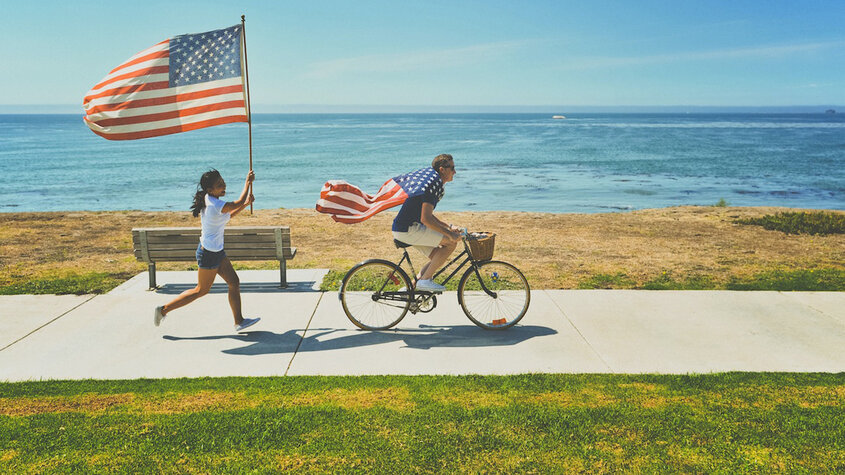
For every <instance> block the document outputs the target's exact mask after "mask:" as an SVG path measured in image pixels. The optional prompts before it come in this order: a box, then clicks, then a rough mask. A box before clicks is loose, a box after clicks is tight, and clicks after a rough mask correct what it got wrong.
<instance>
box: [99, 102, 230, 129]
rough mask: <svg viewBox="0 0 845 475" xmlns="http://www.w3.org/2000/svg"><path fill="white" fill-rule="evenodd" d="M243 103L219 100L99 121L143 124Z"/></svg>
mask: <svg viewBox="0 0 845 475" xmlns="http://www.w3.org/2000/svg"><path fill="white" fill-rule="evenodd" d="M242 104H243V101H237V100H236V101H226V102H218V103H216V104H206V105H203V106H197V107H181V108H174V110H171V111H167V112H159V113H156V114H145V115H136V116H129V117H116V118H114V119H103V120H100V121H98V123H99V124H100V126H102V127H109V126H114V125H130V124H141V123H144V122H156V121H159V120H166V119H173V118H176V117H187V116H189V115H194V114H202V113H204V112H211V111H216V110H222V109H232V108H235V107H240V106H241V105H242Z"/></svg>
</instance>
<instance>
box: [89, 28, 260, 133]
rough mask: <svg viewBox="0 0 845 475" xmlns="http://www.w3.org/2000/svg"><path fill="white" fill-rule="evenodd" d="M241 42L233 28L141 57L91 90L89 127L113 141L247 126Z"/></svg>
mask: <svg viewBox="0 0 845 475" xmlns="http://www.w3.org/2000/svg"><path fill="white" fill-rule="evenodd" d="M241 38H242V36H241V25H235V26H233V27H230V28H227V29H222V30H215V31H210V32H206V33H200V34H195V35H181V36H178V37H174V38H171V39H168V40H165V41H162V42H160V43H157V44H155V45H153V46H152V47H150V48H147V49H145V50H143V51H141V52H139V53H138V54H136V55H134V56H132V57H130V58H129V59H128V60H126V61H125V62H123V63H121V64H120V65H119V66H117V67H116V68H114V69H112V70H111V71H110V72H109V74H108V75H106V77H104V78H103V79H102V80H100V82H99V83H97V84H96V85H95V86H94V87H92V88H91V90H90V91H88V93H87V94H86V95H85V97H84V99H83V108H84V109H85V112H86V115H85V117H84V120H85V124H86V125H87V126H88V127H89V128H90V129H91V130H92V131H93V132H94V133H96V134H97V135H100V136H102V137H105V138H107V139H110V140H134V139H141V138H147V137H156V136H159V135H169V134H175V133H179V132H186V131H189V130H196V129H200V128H204V127H211V126H215V125H221V124H227V123H233V122H248V121H249V115H248V112H247V107H246V98H245V90H244V85H243V77H242V76H243V71H242V63H241V61H240V50H241V46H242V45H241ZM174 64H178V65H179V66H178V67H175V68H174V66H173V65H174Z"/></svg>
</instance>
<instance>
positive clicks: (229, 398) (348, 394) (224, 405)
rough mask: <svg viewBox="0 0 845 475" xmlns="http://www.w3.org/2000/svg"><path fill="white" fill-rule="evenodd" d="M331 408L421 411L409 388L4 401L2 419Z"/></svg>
mask: <svg viewBox="0 0 845 475" xmlns="http://www.w3.org/2000/svg"><path fill="white" fill-rule="evenodd" d="M320 405H331V406H337V407H341V408H343V409H349V410H358V409H370V408H373V407H385V408H388V409H393V410H396V411H409V410H412V409H413V408H414V407H415V403H414V401H413V400H412V399H411V394H410V392H409V391H408V390H407V389H406V388H401V387H393V388H371V389H356V390H347V389H340V388H338V389H332V390H327V391H324V392H315V393H300V394H293V395H268V394H263V395H261V396H257V397H256V396H251V395H250V394H249V393H247V392H233V391H200V392H196V393H177V392H168V393H164V394H149V395H141V396H139V395H136V394H134V393H126V394H105V395H98V394H84V395H80V396H70V397H61V396H57V397H45V398H27V397H22V398H0V415H4V416H11V417H26V416H32V415H36V414H53V413H62V412H80V413H86V414H99V413H103V412H105V411H112V412H113V411H127V412H133V413H139V414H164V415H172V414H186V413H198V412H208V411H211V412H222V411H235V410H242V409H254V408H258V407H271V408H272V407H295V406H320Z"/></svg>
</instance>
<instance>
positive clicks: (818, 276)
mask: <svg viewBox="0 0 845 475" xmlns="http://www.w3.org/2000/svg"><path fill="white" fill-rule="evenodd" d="M578 288H579V289H640V290H779V291H835V292H839V291H845V269H836V268H825V269H799V270H785V269H772V270H767V271H764V272H760V273H757V274H754V275H752V276H747V277H736V276H734V277H731V278H730V279H729V280H728V281H727V282H720V281H717V280H716V279H714V278H713V277H711V276H708V275H688V276H681V277H676V276H673V275H672V274H671V273H670V272H663V273H662V274H661V275H659V276H657V277H655V278H652V279H651V280H648V281H645V282H641V283H638V282H637V281H635V280H634V279H633V278H631V277H629V276H628V275H626V274H625V273H623V272H619V273H616V274H596V275H594V276H591V277H588V278H585V279H583V280H582V281H581V282H579V284H578Z"/></svg>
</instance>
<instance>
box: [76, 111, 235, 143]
mask: <svg viewBox="0 0 845 475" xmlns="http://www.w3.org/2000/svg"><path fill="white" fill-rule="evenodd" d="M85 120H86V123H88V122H87V120H88V119H87V118H86V119H85ZM246 121H247V117H246V115H242V116H236V115H230V116H226V117H218V118H216V119H211V120H205V121H201V122H195V123H189V124H183V125H176V126H172V127H164V128H160V129H153V130H144V131H139V132H124V133H111V132H108V133H107V132H101V131H99V130H98V129H95V128H94V127H91V124H90V123H88V126H89V127H91V131H92V132H94V133H95V134H97V135H99V136H101V137H104V138H107V139H109V140H135V139H146V138H150V137H158V136H160V135H170V134H178V133H179V132H188V131H191V130H197V129H202V128H205V127H212V126H215V125H221V124H229V123H232V122H246Z"/></svg>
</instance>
